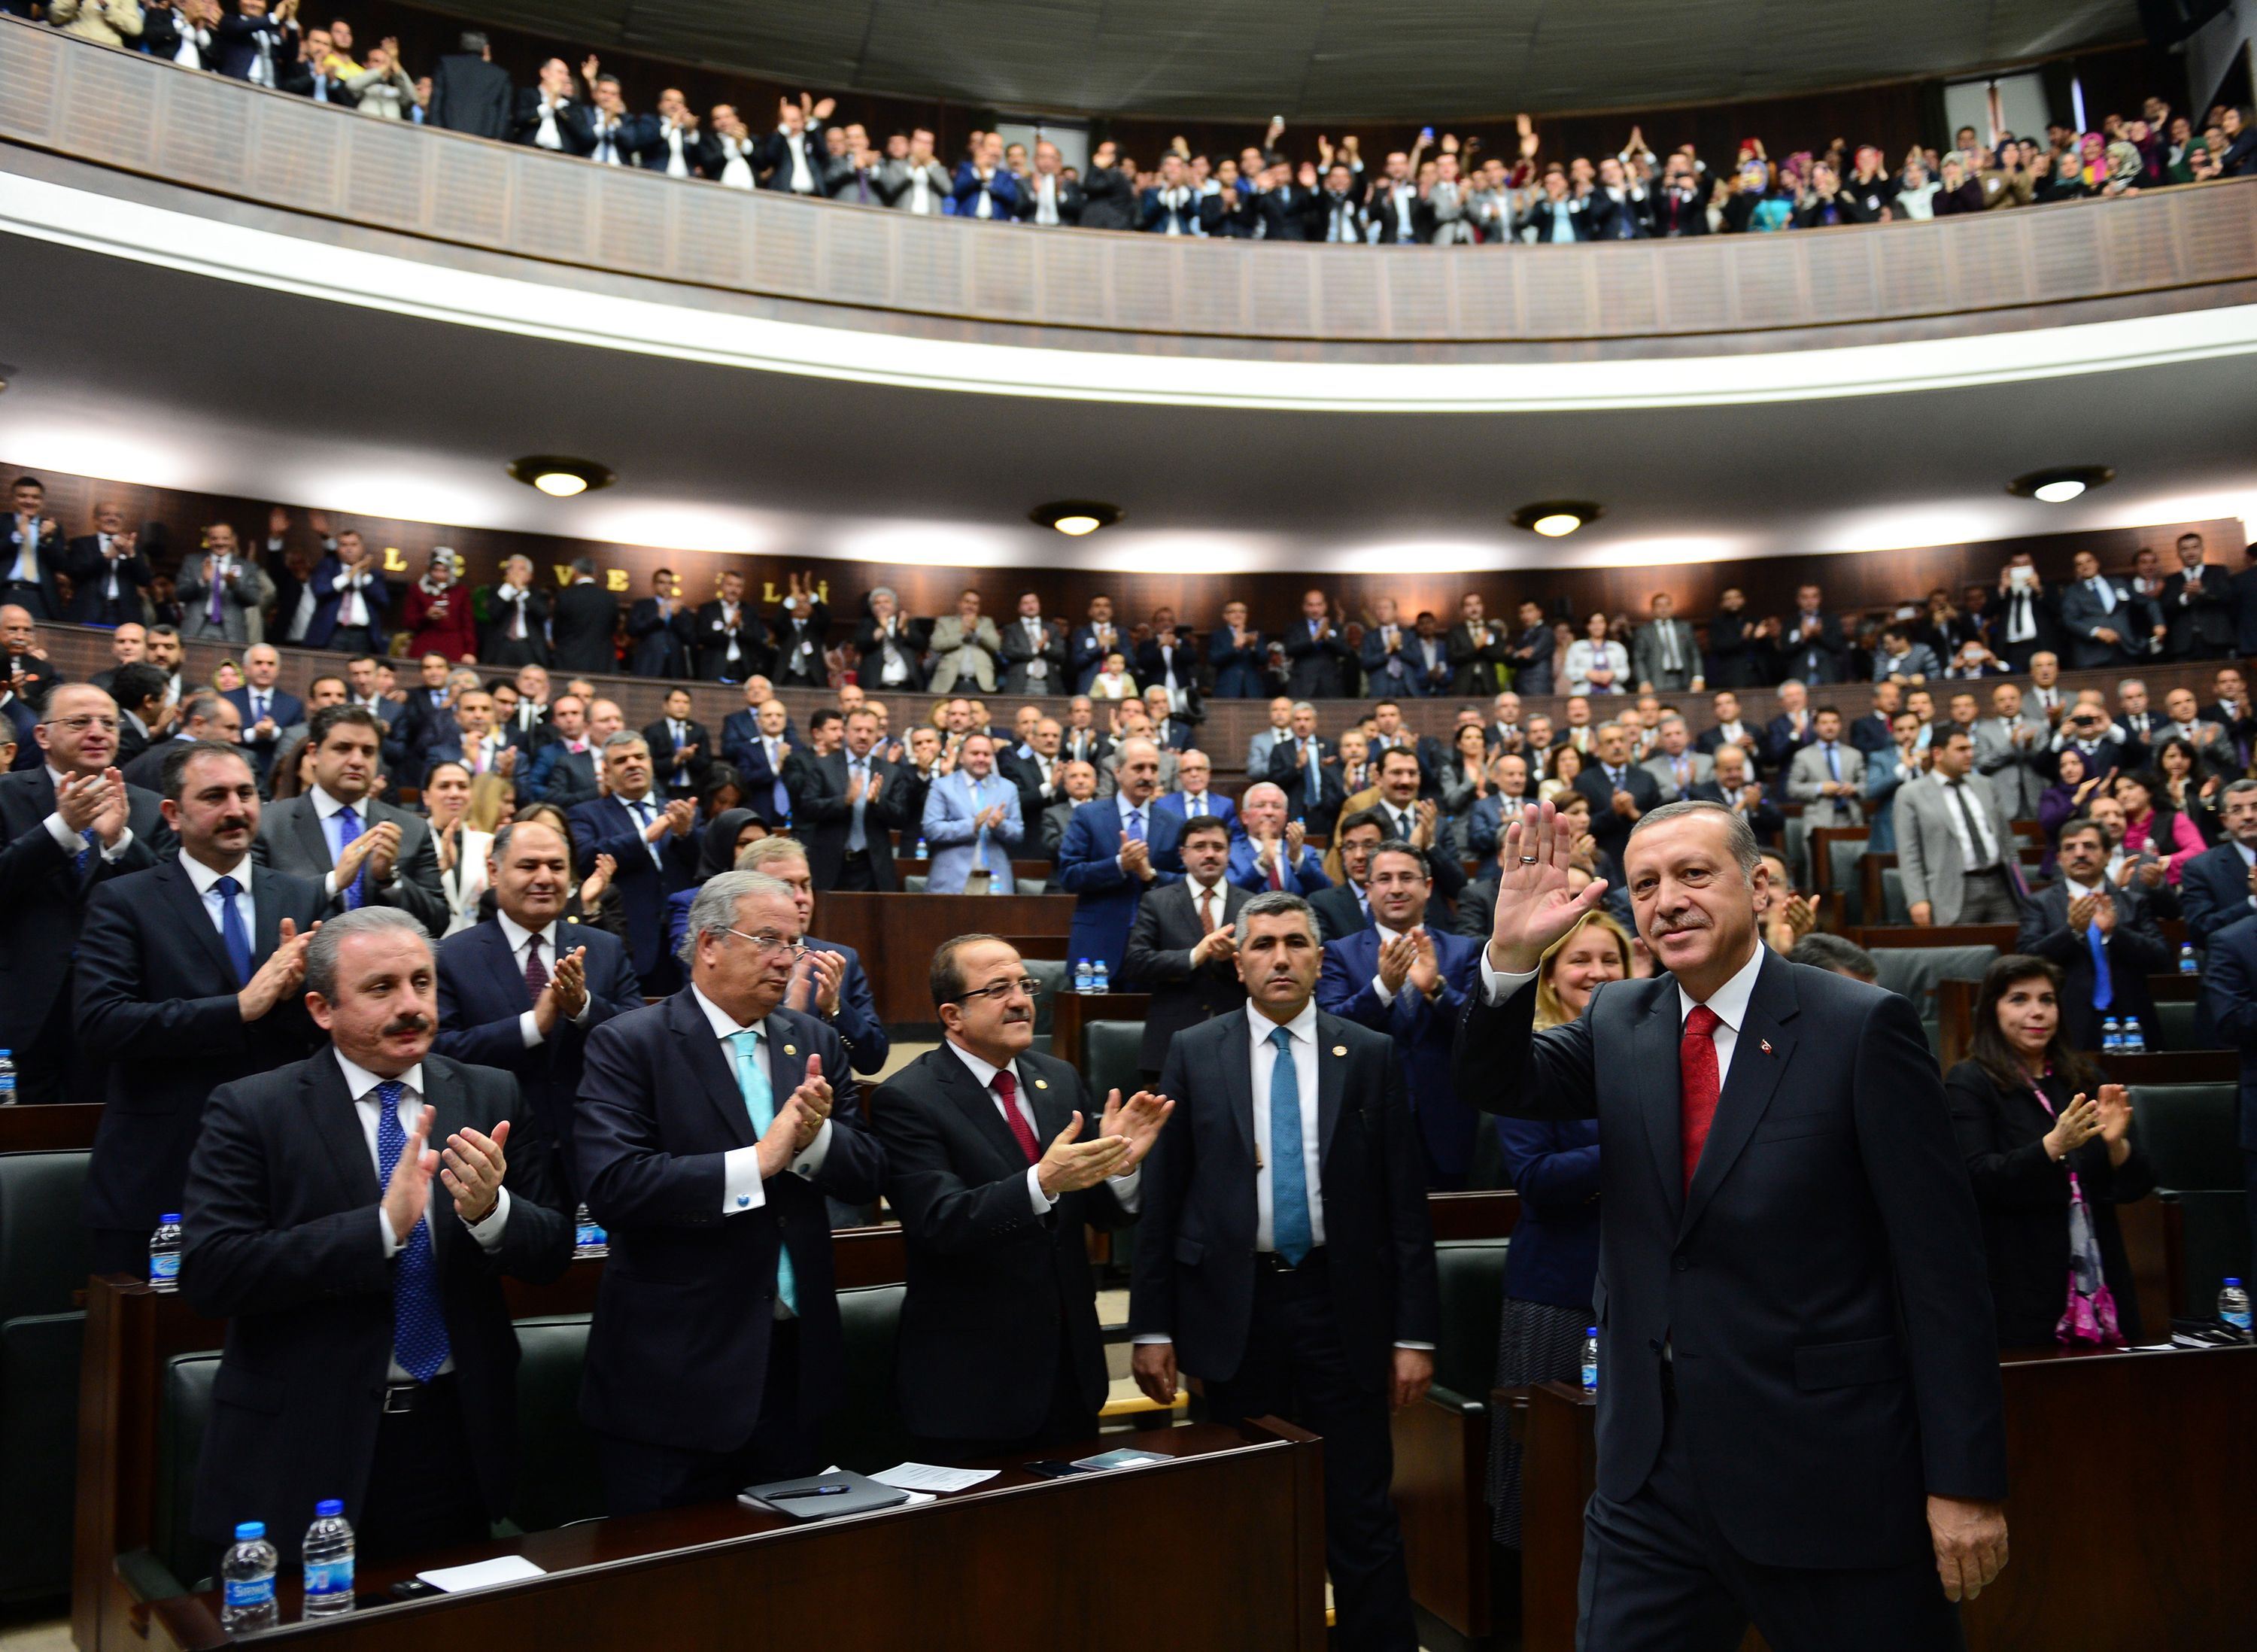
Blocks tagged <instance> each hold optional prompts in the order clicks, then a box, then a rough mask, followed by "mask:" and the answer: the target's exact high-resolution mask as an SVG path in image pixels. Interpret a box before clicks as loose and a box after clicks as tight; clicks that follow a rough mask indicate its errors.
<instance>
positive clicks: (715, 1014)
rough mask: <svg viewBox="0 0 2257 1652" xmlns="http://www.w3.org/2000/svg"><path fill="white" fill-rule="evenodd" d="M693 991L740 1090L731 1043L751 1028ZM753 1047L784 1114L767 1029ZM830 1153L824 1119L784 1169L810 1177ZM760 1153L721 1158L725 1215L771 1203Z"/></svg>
mask: <svg viewBox="0 0 2257 1652" xmlns="http://www.w3.org/2000/svg"><path fill="white" fill-rule="evenodd" d="M690 992H691V993H692V994H693V995H694V996H695V997H696V998H697V1007H698V1008H699V1009H700V1010H701V1011H703V1012H704V1016H705V1024H706V1025H707V1026H708V1027H711V1028H712V1029H713V1036H714V1037H715V1038H717V1039H718V1040H719V1041H720V1042H721V1046H722V1048H721V1062H722V1064H723V1065H724V1066H725V1067H726V1068H727V1069H728V1070H729V1079H730V1082H731V1083H732V1084H738V1086H739V1090H740V1091H741V1089H742V1084H741V1083H740V1082H739V1079H738V1077H737V1047H736V1046H735V1045H734V1044H732V1043H731V1042H730V1040H731V1039H732V1038H733V1037H735V1036H736V1035H737V1034H739V1033H744V1032H750V1031H751V1030H752V1028H751V1027H747V1026H743V1025H739V1022H738V1021H737V1020H736V1019H735V1018H734V1017H732V1015H731V1014H730V1013H729V1012H728V1011H726V1010H725V1009H723V1008H722V1007H721V1006H719V1005H718V1004H716V1003H715V1002H714V1001H713V1000H712V999H710V998H707V997H706V996H705V993H704V990H703V989H702V988H700V987H698V986H697V985H695V984H694V983H693V984H692V985H691V986H690ZM754 1048H755V1049H756V1050H757V1052H758V1053H757V1054H755V1055H754V1057H753V1059H754V1061H755V1062H757V1063H759V1064H760V1070H761V1072H762V1073H764V1074H766V1075H767V1077H768V1092H769V1094H770V1095H771V1096H772V1097H774V1098H775V1109H776V1111H777V1112H782V1111H783V1105H784V1103H785V1102H787V1101H789V1100H790V1099H791V1098H790V1097H789V1096H778V1095H775V1063H773V1062H772V1061H771V1060H770V1059H769V1056H770V1051H769V1049H768V1036H767V1028H766V1027H765V1026H762V1027H761V1041H760V1042H759V1044H758V1045H756V1046H755V1047H754ZM830 1151H831V1120H830V1119H824V1121H823V1128H822V1129H820V1130H818V1131H817V1132H816V1133H815V1140H812V1141H810V1142H809V1143H808V1144H807V1145H806V1146H805V1147H802V1148H801V1149H800V1150H799V1153H798V1155H797V1156H796V1158H794V1159H793V1160H792V1161H791V1162H790V1163H789V1164H788V1165H786V1166H785V1167H784V1168H785V1169H786V1170H788V1171H789V1172H790V1173H791V1174H792V1175H796V1176H803V1177H809V1178H811V1177H813V1176H814V1175H815V1174H816V1172H817V1171H818V1170H820V1169H822V1168H823V1160H824V1154H828V1153H829V1152H830ZM760 1153H761V1150H760V1149H759V1148H758V1147H732V1148H730V1149H729V1150H728V1151H727V1152H726V1153H725V1154H722V1155H721V1214H722V1215H724V1216H742V1215H743V1214H744V1213H745V1212H746V1211H757V1210H759V1209H760V1208H761V1206H762V1205H763V1204H767V1203H768V1189H767V1188H766V1186H764V1185H763V1184H762V1183H761V1159H760ZM776 1317H778V1318H782V1317H785V1309H784V1305H783V1298H782V1296H778V1297H777V1298H776Z"/></svg>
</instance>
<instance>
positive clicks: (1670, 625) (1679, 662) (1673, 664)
mask: <svg viewBox="0 0 2257 1652" xmlns="http://www.w3.org/2000/svg"><path fill="white" fill-rule="evenodd" d="M1676 609H1677V604H1676V602H1675V600H1674V599H1673V597H1671V596H1670V595H1669V593H1668V592H1666V591H1656V592H1654V594H1653V603H1652V613H1653V618H1652V622H1651V623H1649V624H1647V625H1640V626H1639V627H1638V632H1637V634H1636V635H1634V636H1633V637H1632V638H1631V644H1630V666H1631V675H1632V676H1634V677H1636V678H1637V679H1638V692H1639V693H1640V694H1683V693H1686V692H1687V691H1688V690H1689V691H1690V692H1692V693H1694V694H1699V693H1701V692H1702V690H1703V689H1705V688H1707V687H1708V683H1707V681H1706V680H1705V677H1704V675H1703V674H1702V666H1701V645H1700V642H1699V641H1698V639H1695V637H1694V635H1693V627H1692V626H1690V625H1687V624H1686V623H1685V621H1683V620H1681V619H1679V618H1676V617H1675V615H1676Z"/></svg>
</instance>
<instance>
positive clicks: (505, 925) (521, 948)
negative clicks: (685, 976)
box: [494, 906, 735, 1071]
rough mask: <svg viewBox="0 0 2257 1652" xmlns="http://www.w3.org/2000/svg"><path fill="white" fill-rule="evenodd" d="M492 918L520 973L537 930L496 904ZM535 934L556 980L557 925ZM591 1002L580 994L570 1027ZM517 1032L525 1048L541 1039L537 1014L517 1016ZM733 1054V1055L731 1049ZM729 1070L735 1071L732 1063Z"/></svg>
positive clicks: (583, 1017) (584, 1016) (582, 1021)
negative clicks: (526, 946)
mask: <svg viewBox="0 0 2257 1652" xmlns="http://www.w3.org/2000/svg"><path fill="white" fill-rule="evenodd" d="M494 921H495V922H497V923H499V924H500V925H501V932H502V935H503V938H504V939H506V941H507V942H509V950H510V952H511V955H512V956H513V957H515V958H516V960H517V972H518V973H519V974H520V975H523V974H524V973H525V945H526V942H528V941H530V940H532V939H533V937H534V934H535V933H536V932H535V931H534V930H531V929H528V928H526V927H525V926H524V925H523V924H521V923H520V922H519V921H517V920H516V919H514V918H513V917H511V916H510V915H509V914H507V913H506V912H504V911H502V910H501V908H500V907H499V906H497V907H495V908H494ZM538 933H539V935H540V936H541V968H542V969H544V970H546V971H548V978H549V979H551V980H555V978H556V925H555V922H554V921H551V922H550V923H549V924H548V927H546V928H543V929H541V930H540V931H538ZM594 1001H595V1000H594V999H591V998H589V997H587V996H585V995H583V996H582V998H581V1000H580V1013H578V1014H577V1015H575V1016H574V1017H572V1025H573V1026H575V1027H585V1026H586V1025H587V1024H588V1011H589V1008H590V1006H591V1005H592V1004H593V1003H594ZM517 1033H518V1036H519V1037H520V1038H521V1039H523V1040H524V1041H525V1047H526V1048H527V1049H531V1048H534V1046H536V1045H538V1044H540V1043H541V1042H542V1039H541V1020H540V1017H538V1016H537V1015H535V1014H534V1013H533V1012H532V1011H531V1010H527V1011H526V1012H525V1013H523V1014H521V1015H520V1016H519V1017H518V1018H517ZM733 1054H734V1052H733V1050H732V1055H733ZM731 1070H732V1071H733V1070H735V1069H734V1066H733V1063H732V1068H731Z"/></svg>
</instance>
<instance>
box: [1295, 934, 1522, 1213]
mask: <svg viewBox="0 0 2257 1652" xmlns="http://www.w3.org/2000/svg"><path fill="white" fill-rule="evenodd" d="M1429 933H1430V934H1431V935H1433V939H1434V957H1435V961H1436V963H1438V964H1440V966H1441V972H1442V990H1441V992H1440V993H1438V994H1437V995H1436V996H1435V997H1434V998H1433V999H1432V1000H1431V1001H1430V1000H1429V999H1427V997H1426V994H1425V993H1423V992H1419V989H1418V988H1417V987H1415V986H1412V985H1411V984H1410V982H1408V981H1405V982H1404V984H1403V985H1402V988H1401V989H1400V990H1399V991H1398V992H1397V993H1396V994H1395V996H1394V998H1393V999H1390V1001H1389V1002H1387V1003H1385V1004H1382V1003H1381V1002H1380V1001H1379V995H1378V994H1377V993H1376V992H1374V991H1373V990H1372V978H1373V977H1374V976H1376V975H1377V974H1378V973H1379V931H1378V930H1377V929H1376V928H1371V927H1370V926H1369V925H1367V926H1366V927H1365V928H1362V929H1359V930H1357V931H1356V932H1355V934H1353V935H1343V936H1341V938H1340V939H1339V940H1337V941H1327V942H1325V959H1324V967H1323V971H1322V973H1321V974H1320V975H1319V976H1318V978H1317V1003H1318V1005H1319V1006H1320V1007H1321V1008H1323V1009H1324V1010H1326V1011H1327V1012H1328V1013H1331V1014H1334V1015H1338V1016H1341V1017H1342V1018H1344V1019H1346V1020H1351V1021H1354V1022H1355V1023H1357V1024H1358V1025H1359V1026H1362V1027H1369V1028H1371V1030H1372V1031H1374V1032H1375V1033H1384V1034H1387V1036H1388V1037H1389V1038H1390V1039H1392V1040H1393V1041H1395V1048H1396V1051H1397V1060H1399V1061H1400V1062H1401V1063H1402V1066H1403V1075H1404V1084H1405V1086H1406V1088H1407V1090H1408V1091H1409V1094H1410V1100H1411V1112H1412V1118H1413V1119H1415V1120H1416V1121H1417V1125H1418V1133H1419V1140H1420V1141H1422V1142H1423V1143H1424V1144H1425V1146H1426V1169H1427V1175H1428V1182H1429V1185H1431V1186H1434V1187H1442V1188H1460V1187H1463V1186H1464V1185H1465V1178H1466V1172H1467V1171H1468V1169H1469V1168H1472V1165H1473V1159H1474V1136H1475V1133H1476V1132H1477V1131H1478V1130H1479V1129H1480V1127H1481V1114H1480V1112H1478V1111H1477V1110H1476V1109H1475V1108H1474V1107H1472V1106H1471V1105H1468V1104H1467V1103H1465V1102H1463V1101H1461V1100H1460V1099H1459V1098H1458V1094H1457V1091H1456V1090H1455V1088H1454V1086H1453V1084H1452V1083H1451V1079H1450V1048H1451V1045H1452V1043H1453V1042H1454V1040H1455V1038H1456V1036H1457V1030H1458V1018H1459V1016H1460V1015H1461V1013H1463V1012H1464V1010H1465V1007H1466V1000H1467V999H1468V998H1470V997H1471V996H1473V995H1474V994H1475V993H1477V992H1480V991H1481V952H1482V945H1483V944H1484V943H1482V942H1475V941H1468V940H1467V939H1466V938H1465V937H1464V936H1462V935H1452V934H1450V933H1448V932H1447V930H1442V929H1430V930H1429Z"/></svg>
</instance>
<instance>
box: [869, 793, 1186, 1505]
mask: <svg viewBox="0 0 2257 1652" xmlns="http://www.w3.org/2000/svg"><path fill="white" fill-rule="evenodd" d="M1206 823H1207V824H1208V825H1209V826H1211V827H1213V830H1214V831H1215V832H1218V833H1220V832H1221V828H1220V826H1219V825H1215V824H1214V823H1213V822H1206ZM1225 836H1226V837H1227V834H1225ZM1038 991H1039V988H1038V986H1037V983H1036V981H1035V979H1034V978H1032V977H1031V976H1029V974H1028V973H1027V966H1026V964H1025V962H1024V961H1023V960H1022V958H1021V957H1019V954H1018V952H1017V950H1015V949H1014V948H1013V947H1012V945H1011V944H1010V942H1008V941H1005V940H1004V939H1003V938H1002V937H1001V936H1000V935H959V936H957V937H956V938H955V939H954V940H952V941H948V942H943V943H942V945H941V947H940V950H938V951H937V952H935V953H934V954H933V959H932V1000H933V1008H934V1013H935V1015H936V1016H937V1019H938V1020H939V1021H940V1025H941V1032H942V1042H941V1043H940V1045H939V1046H938V1047H937V1048H934V1049H930V1050H928V1051H926V1052H925V1053H924V1054H923V1055H920V1056H918V1057H917V1059H916V1060H915V1061H914V1062H912V1063H909V1066H907V1067H906V1068H904V1069H903V1070H902V1071H900V1072H898V1073H896V1074H895V1075H894V1077H892V1078H890V1079H888V1081H887V1082H886V1084H884V1085H883V1086H882V1087H881V1089H880V1090H879V1091H878V1093H877V1094H876V1095H875V1096H874V1097H873V1098H871V1105H870V1117H871V1120H872V1124H873V1126H874V1128H875V1130H876V1131H877V1133H878V1137H879V1140H881V1141H882V1142H884V1144H885V1147H886V1195H887V1197H888V1199H889V1200H890V1201H891V1202H892V1204H893V1206H894V1208H895V1210H896V1211H899V1212H900V1214H901V1218H902V1241H903V1245H904V1247H905V1249H906V1250H907V1253H908V1257H909V1293H908V1295H907V1297H906V1299H905V1300H904V1301H903V1303H902V1328H901V1345H900V1352H899V1354H898V1356H897V1359H898V1367H897V1375H896V1379H895V1380H896V1387H895V1393H896V1394H897V1395H898V1396H899V1399H900V1402H901V1408H902V1420H903V1422H904V1423H907V1424H908V1427H909V1432H910V1434H911V1436H912V1437H913V1444H912V1446H911V1450H912V1452H913V1454H914V1455H915V1456H916V1458H918V1459H919V1460H921V1461H930V1462H942V1463H946V1462H961V1461H965V1460H967V1459H971V1458H987V1457H1001V1456H1006V1455H1010V1456H1045V1455H1050V1454H1051V1453H1053V1451H1055V1450H1056V1449H1057V1448H1060V1447H1064V1446H1066V1445H1068V1444H1079V1442H1082V1441H1085V1440H1089V1439H1092V1438H1093V1437H1094V1436H1095V1435H1096V1433H1097V1413H1098V1408H1100V1406H1102V1405H1103V1404H1104V1402H1105V1391H1106V1386H1107V1376H1106V1362H1105V1345H1104V1339H1103V1337H1102V1334H1101V1333H1100V1331H1099V1329H1098V1324H1097V1295H1096V1290H1095V1288H1094V1286H1093V1281H1092V1280H1091V1277H1090V1270H1089V1260H1088V1255H1087V1253H1086V1251H1085V1250H1084V1249H1083V1245H1082V1230H1083V1229H1084V1227H1086V1226H1095V1227H1100V1228H1111V1227H1118V1226H1121V1225H1123V1224H1125V1223H1127V1222H1129V1221H1131V1220H1133V1219H1134V1218H1135V1216H1136V1197H1137V1183H1138V1182H1139V1180H1140V1175H1139V1167H1140V1166H1141V1165H1142V1163H1143V1158H1144V1155H1145V1154H1146V1153H1147V1152H1149V1151H1150V1148H1151V1146H1152V1143H1153V1142H1154V1141H1155V1140H1157V1139H1158V1137H1159V1134H1160V1131H1161V1127H1162V1126H1164V1125H1165V1124H1166V1123H1167V1120H1168V1115H1169V1114H1170V1112H1172V1111H1173V1108H1174V1104H1173V1103H1171V1102H1169V1101H1166V1100H1164V1099H1163V1098H1160V1097H1157V1096H1154V1095H1151V1094H1150V1093H1148V1092H1146V1091H1138V1092H1137V1093H1136V1095H1135V1096H1133V1097H1131V1098H1129V1100H1128V1101H1126V1102H1125V1103H1124V1102H1123V1101H1122V1100H1121V1092H1120V1091H1118V1090H1115V1091H1112V1092H1111V1094H1109V1095H1108V1096H1107V1098H1106V1099H1105V1103H1104V1107H1103V1110H1102V1112H1100V1111H1099V1108H1098V1106H1097V1105H1096V1103H1095V1102H1094V1100H1093V1098H1091V1096H1090V1095H1089V1094H1088V1092H1087V1091H1086V1090H1085V1089H1084V1087H1083V1085H1082V1081H1081V1075H1080V1074H1079V1073H1078V1072H1076V1071H1075V1070H1074V1069H1073V1067H1072V1064H1071V1063H1066V1062H1063V1061H1059V1060H1057V1059H1056V1058H1054V1057H1052V1056H1049V1055H1037V1054H1036V1053H1035V1051H1034V1049H1033V1048H1032V1046H1033V1044H1034V1035H1035V999H1036V996H1037V992H1038Z"/></svg>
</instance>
